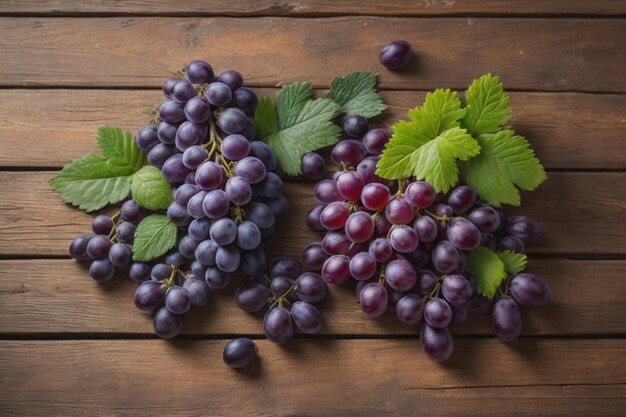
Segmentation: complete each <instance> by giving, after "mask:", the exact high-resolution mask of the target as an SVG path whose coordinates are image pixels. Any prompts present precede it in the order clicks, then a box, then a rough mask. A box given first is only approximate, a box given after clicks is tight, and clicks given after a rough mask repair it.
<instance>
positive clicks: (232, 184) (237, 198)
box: [224, 177, 252, 206]
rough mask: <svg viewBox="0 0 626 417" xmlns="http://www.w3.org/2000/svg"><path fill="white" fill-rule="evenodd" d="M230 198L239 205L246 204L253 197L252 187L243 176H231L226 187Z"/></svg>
mask: <svg viewBox="0 0 626 417" xmlns="http://www.w3.org/2000/svg"><path fill="white" fill-rule="evenodd" d="M224 190H225V191H226V195H227V196H228V199H229V200H230V201H231V202H232V203H233V204H235V205H237V206H245V205H246V204H248V203H249V202H250V200H251V199H252V188H251V187H250V184H249V183H248V181H246V180H244V179H243V178H241V177H231V178H229V179H228V181H226V186H225V187H224Z"/></svg>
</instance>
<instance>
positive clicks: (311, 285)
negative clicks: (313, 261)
mask: <svg viewBox="0 0 626 417" xmlns="http://www.w3.org/2000/svg"><path fill="white" fill-rule="evenodd" d="M296 296H297V297H298V298H299V299H300V300H302V301H306V302H309V303H317V302H319V301H322V300H323V299H324V297H326V282H325V281H324V279H323V278H322V276H321V275H320V274H317V273H314V272H305V273H303V274H302V275H300V276H299V277H298V279H297V280H296Z"/></svg>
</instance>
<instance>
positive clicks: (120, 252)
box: [109, 243, 133, 268]
mask: <svg viewBox="0 0 626 417" xmlns="http://www.w3.org/2000/svg"><path fill="white" fill-rule="evenodd" d="M132 258H133V252H132V250H131V249H130V246H129V245H125V244H124V243H114V244H113V245H112V246H111V249H110V250H109V261H111V263H112V264H113V265H114V266H115V267H117V268H128V267H129V266H130V262H131V261H132Z"/></svg>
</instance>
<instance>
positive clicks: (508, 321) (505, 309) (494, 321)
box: [491, 298, 522, 342]
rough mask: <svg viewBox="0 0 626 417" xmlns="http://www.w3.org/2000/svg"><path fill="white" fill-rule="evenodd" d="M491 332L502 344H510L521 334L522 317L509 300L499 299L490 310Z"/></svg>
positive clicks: (513, 302)
mask: <svg viewBox="0 0 626 417" xmlns="http://www.w3.org/2000/svg"><path fill="white" fill-rule="evenodd" d="M491 330H492V331H493V332H494V334H495V335H496V337H497V338H498V339H500V340H501V341H503V342H511V341H513V340H515V339H517V338H518V337H519V335H520V334H521V333H522V315H521V313H520V311H519V306H518V305H517V303H516V302H515V300H513V299H511V298H501V299H499V300H498V301H496V303H495V304H494V305H493V309H492V310H491Z"/></svg>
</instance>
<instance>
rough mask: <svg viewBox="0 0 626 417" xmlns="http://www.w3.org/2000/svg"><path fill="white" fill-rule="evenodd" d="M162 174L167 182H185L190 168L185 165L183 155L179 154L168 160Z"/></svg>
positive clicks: (162, 168)
mask: <svg viewBox="0 0 626 417" xmlns="http://www.w3.org/2000/svg"><path fill="white" fill-rule="evenodd" d="M161 172H162V173H163V178H165V180H166V181H168V182H171V183H175V182H182V181H184V180H185V177H186V176H187V174H188V173H189V168H187V167H186V166H185V164H184V163H183V155H182V154H179V153H178V154H176V155H172V156H170V157H169V158H167V160H166V161H165V162H164V163H163V166H162V167H161Z"/></svg>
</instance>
